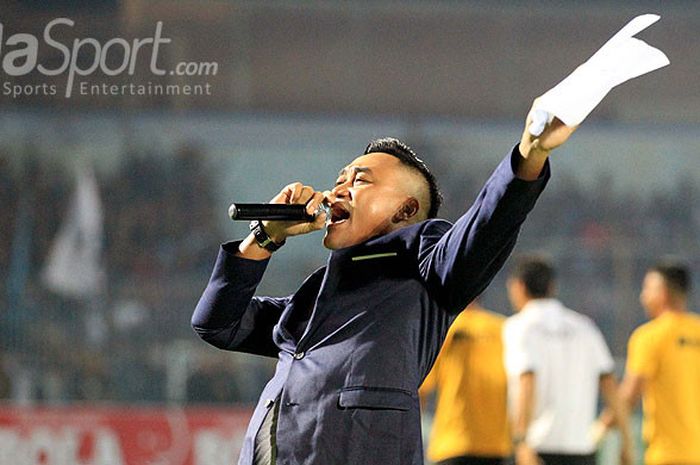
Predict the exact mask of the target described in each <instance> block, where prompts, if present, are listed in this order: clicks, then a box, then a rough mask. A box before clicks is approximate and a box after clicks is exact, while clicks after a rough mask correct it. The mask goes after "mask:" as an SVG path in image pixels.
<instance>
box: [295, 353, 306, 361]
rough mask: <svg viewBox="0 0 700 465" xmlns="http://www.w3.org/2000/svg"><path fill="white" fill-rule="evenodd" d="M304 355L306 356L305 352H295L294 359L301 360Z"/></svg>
mask: <svg viewBox="0 0 700 465" xmlns="http://www.w3.org/2000/svg"><path fill="white" fill-rule="evenodd" d="M304 356H306V354H305V353H304V352H297V353H296V354H294V359H295V360H301V359H302V358H304Z"/></svg>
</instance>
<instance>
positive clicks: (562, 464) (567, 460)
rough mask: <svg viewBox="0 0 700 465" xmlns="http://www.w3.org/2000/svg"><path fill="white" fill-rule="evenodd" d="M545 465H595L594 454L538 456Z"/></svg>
mask: <svg viewBox="0 0 700 465" xmlns="http://www.w3.org/2000/svg"><path fill="white" fill-rule="evenodd" d="M538 455H539V456H540V458H541V459H542V461H543V462H544V464H545V465H596V463H595V454H590V455H570V454H538Z"/></svg>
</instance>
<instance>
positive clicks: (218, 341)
mask: <svg viewBox="0 0 700 465" xmlns="http://www.w3.org/2000/svg"><path fill="white" fill-rule="evenodd" d="M238 244H239V242H229V243H227V244H224V245H222V246H221V249H220V250H219V255H218V257H217V259H216V264H215V265H214V271H213V272H212V274H211V278H210V279H209V283H208V284H207V287H206V289H205V290H204V293H203V294H202V297H200V299H199V302H198V303H197V307H196V308H195V310H194V314H193V315H192V321H191V323H192V328H193V329H194V330H195V332H196V333H197V334H198V335H199V336H200V337H201V338H202V339H203V340H205V341H206V342H208V343H209V344H211V345H213V346H215V347H218V348H220V349H224V350H233V351H238V352H247V353H250V354H255V355H265V356H268V357H276V356H277V353H278V352H279V349H278V348H277V346H276V345H275V344H274V342H273V340H272V329H273V327H274V326H275V325H276V324H277V322H278V321H279V318H280V315H281V314H282V311H283V310H284V308H285V306H286V305H287V302H288V301H289V299H290V297H284V298H273V297H254V296H253V294H254V293H255V289H256V288H257V286H258V284H259V283H260V280H261V279H262V276H263V273H264V272H265V269H266V268H267V264H268V262H269V260H260V261H258V260H249V259H245V258H241V257H237V256H236V255H235V251H236V250H238Z"/></svg>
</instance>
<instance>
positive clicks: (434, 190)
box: [364, 137, 442, 218]
mask: <svg viewBox="0 0 700 465" xmlns="http://www.w3.org/2000/svg"><path fill="white" fill-rule="evenodd" d="M376 152H382V153H387V154H389V155H393V156H394V157H396V158H398V159H399V161H400V162H401V163H403V164H404V165H406V166H408V167H410V168H413V169H415V170H416V171H418V172H419V173H420V174H421V176H423V179H425V181H426V182H427V183H428V189H429V193H430V208H429V209H428V218H435V217H436V216H437V214H438V210H440V205H442V194H441V193H440V189H439V188H438V184H437V179H435V176H434V175H433V173H432V172H431V171H430V169H428V166H427V165H426V164H425V162H424V161H423V160H421V159H420V158H418V156H417V155H416V153H415V152H414V151H413V150H412V149H411V147H409V146H408V145H406V144H404V143H403V142H401V141H400V140H398V139H396V138H394V137H383V138H381V139H375V140H373V141H371V142H370V143H369V144H368V145H367V148H365V152H364V155H367V154H368V153H376Z"/></svg>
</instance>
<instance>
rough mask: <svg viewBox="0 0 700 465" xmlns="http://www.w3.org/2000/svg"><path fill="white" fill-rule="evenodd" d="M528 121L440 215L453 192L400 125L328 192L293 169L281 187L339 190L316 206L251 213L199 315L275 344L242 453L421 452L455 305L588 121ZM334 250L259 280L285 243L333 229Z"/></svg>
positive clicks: (400, 458)
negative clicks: (290, 215)
mask: <svg viewBox="0 0 700 465" xmlns="http://www.w3.org/2000/svg"><path fill="white" fill-rule="evenodd" d="M528 124H529V120H528V121H527V123H526V128H525V131H524V132H523V135H522V138H521V141H520V143H519V144H518V145H516V146H515V147H514V148H513V150H512V151H511V153H509V154H508V156H507V157H506V158H505V159H504V160H503V161H502V162H501V163H500V165H499V166H498V167H497V168H496V170H495V172H494V173H493V174H492V176H491V177H490V179H489V180H488V181H487V183H486V185H485V186H484V187H483V189H482V191H481V193H480V194H479V196H478V198H477V200H476V201H475V203H474V204H473V205H472V207H471V208H470V209H469V210H468V211H467V212H466V213H465V214H464V215H463V216H462V217H461V218H459V219H458V220H457V221H456V222H455V224H450V223H449V222H447V221H444V220H439V219H434V216H435V215H436V214H437V208H438V206H439V202H440V198H439V194H438V192H437V189H436V187H435V182H434V178H433V177H432V175H431V174H430V172H429V171H428V169H427V168H426V167H425V165H424V164H423V162H422V161H420V159H418V158H417V157H416V156H415V154H414V153H413V152H412V151H411V150H410V149H409V148H408V147H407V146H405V145H404V144H402V143H401V142H399V141H397V140H395V139H381V140H378V141H375V142H374V143H371V144H370V145H369V146H368V147H367V150H366V151H365V154H364V155H362V156H360V157H358V158H356V159H355V160H354V161H352V162H351V163H350V164H349V165H347V166H346V167H345V168H343V170H341V172H340V175H339V177H338V180H337V182H336V185H335V187H334V188H333V189H332V190H331V191H327V192H325V193H322V192H317V191H315V190H314V189H313V188H311V187H309V186H304V185H302V184H300V183H294V184H290V185H288V186H286V187H285V188H284V189H283V190H282V191H281V192H280V193H279V194H278V195H277V196H276V197H275V198H273V199H272V201H271V202H272V203H288V204H305V205H306V206H307V211H308V212H309V213H313V212H316V211H317V209H318V207H319V205H320V204H321V203H322V202H325V203H326V204H327V205H328V206H330V214H328V215H327V214H325V213H321V214H319V215H318V216H317V218H316V220H315V221H313V222H280V221H270V222H263V223H262V224H255V225H252V230H253V233H251V235H249V236H248V237H247V238H246V239H244V240H242V241H237V242H229V243H226V244H224V245H222V246H221V249H220V251H219V255H218V258H217V261H216V264H215V266H214V271H213V273H212V276H211V279H210V281H209V283H208V285H207V287H206V289H205V291H204V293H203V295H202V297H201V299H200V301H199V303H198V305H197V308H196V309H195V312H194V315H193V316H192V325H193V327H194V329H195V331H196V332H197V333H198V334H199V335H200V336H201V337H202V339H204V340H205V341H207V342H208V343H210V344H212V345H214V346H216V347H218V348H221V349H224V350H235V351H240V352H247V353H251V354H258V355H265V356H269V357H276V358H277V359H278V362H277V369H276V372H275V375H274V377H273V378H272V379H271V380H270V382H269V383H268V384H267V386H266V387H265V389H264V390H263V393H262V395H261V396H260V401H259V402H258V405H257V407H256V409H255V412H254V413H253V417H252V419H251V421H250V424H249V426H248V431H247V434H246V437H245V440H244V444H243V449H242V451H241V456H240V460H239V465H251V464H255V465H262V464H265V465H269V464H276V465H302V464H303V465H348V464H350V465H371V464H377V465H399V464H401V465H409V464H410V465H419V464H422V463H423V450H422V443H421V431H420V407H419V398H418V395H417V390H418V387H419V386H420V384H421V382H422V381H423V379H424V378H425V376H426V375H427V374H428V372H429V371H430V368H431V366H432V364H433V362H434V361H435V358H436V356H437V354H438V351H439V350H440V347H441V345H442V342H443V340H444V338H445V335H446V333H447V329H448V327H449V326H450V324H451V323H452V321H454V319H455V317H456V315H457V314H458V313H459V312H460V311H462V309H463V308H464V307H466V306H467V304H468V303H469V302H470V301H471V300H472V299H474V297H476V296H477V295H478V294H480V293H481V292H482V291H483V290H484V289H485V288H486V286H487V285H488V284H489V282H490V281H491V279H492V278H493V276H494V275H495V274H496V272H497V271H498V270H499V269H500V268H501V266H502V265H503V263H504V262H505V260H506V259H507V257H508V255H509V254H510V252H511V250H512V249H513V246H514V245H515V241H516V238H517V235H518V231H519V229H520V225H521V224H522V222H523V221H524V220H525V217H526V216H527V214H528V212H529V211H530V210H531V209H532V208H533V206H534V204H535V201H536V199H537V197H538V196H539V194H540V193H541V191H542V189H543V188H544V186H545V184H546V182H547V179H548V178H549V164H548V161H547V159H548V156H549V153H550V151H551V150H552V149H554V148H556V147H558V146H559V145H561V144H562V143H564V142H565V141H566V140H567V139H568V137H569V136H570V135H571V133H572V132H573V131H574V129H575V128H571V127H567V126H565V125H564V124H563V123H561V122H560V121H559V120H557V119H554V121H553V122H551V123H550V124H549V125H548V127H547V128H546V129H545V131H544V132H543V133H542V134H541V135H540V136H539V137H533V136H531V135H530V133H529V131H528V130H527V126H528ZM324 225H326V233H325V236H324V245H325V246H326V247H327V248H329V249H331V250H332V252H331V254H330V257H329V258H328V262H327V264H326V266H324V267H322V268H320V269H319V270H317V271H316V272H314V273H313V274H312V275H311V276H309V277H308V278H307V279H306V281H304V283H303V284H302V285H301V287H300V288H299V289H298V290H297V291H296V293H294V294H293V295H291V296H289V297H284V298H271V297H258V296H254V294H255V289H256V287H257V285H258V283H259V282H260V281H261V279H262V277H263V273H264V272H265V268H266V267H267V263H268V261H269V259H270V256H271V254H272V251H274V250H275V249H276V248H278V247H279V246H281V245H282V244H284V242H285V240H286V239H287V238H288V237H291V236H294V235H298V234H304V233H308V232H311V231H314V230H317V229H321V228H322V227H323V226H324Z"/></svg>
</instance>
